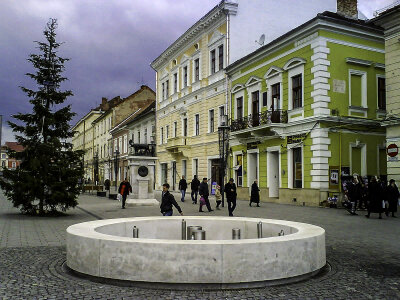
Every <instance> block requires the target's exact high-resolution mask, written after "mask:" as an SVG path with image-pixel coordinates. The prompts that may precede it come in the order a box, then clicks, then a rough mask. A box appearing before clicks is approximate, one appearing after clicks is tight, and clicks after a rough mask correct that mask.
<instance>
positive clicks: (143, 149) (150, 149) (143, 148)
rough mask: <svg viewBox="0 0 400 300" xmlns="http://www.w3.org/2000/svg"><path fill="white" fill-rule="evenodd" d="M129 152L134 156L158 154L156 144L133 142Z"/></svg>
mask: <svg viewBox="0 0 400 300" xmlns="http://www.w3.org/2000/svg"><path fill="white" fill-rule="evenodd" d="M129 154H130V155H133V156H156V145H155V144H131V146H130V151H129Z"/></svg>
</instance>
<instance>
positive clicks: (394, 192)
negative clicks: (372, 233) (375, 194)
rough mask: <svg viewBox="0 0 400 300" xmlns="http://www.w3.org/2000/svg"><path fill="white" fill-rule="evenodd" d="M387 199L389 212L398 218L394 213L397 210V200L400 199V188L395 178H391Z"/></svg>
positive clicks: (387, 189)
mask: <svg viewBox="0 0 400 300" xmlns="http://www.w3.org/2000/svg"><path fill="white" fill-rule="evenodd" d="M386 199H387V200H388V201H389V212H391V213H392V217H393V218H396V216H395V215H394V213H395V212H397V202H398V199H399V189H398V188H397V185H396V184H395V181H394V179H390V181H389V185H388V187H387V188H386Z"/></svg>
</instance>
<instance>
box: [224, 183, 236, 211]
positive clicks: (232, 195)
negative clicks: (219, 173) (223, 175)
mask: <svg viewBox="0 0 400 300" xmlns="http://www.w3.org/2000/svg"><path fill="white" fill-rule="evenodd" d="M224 190H225V193H226V201H227V202H228V211H229V216H230V217H233V211H234V210H235V208H236V196H237V193H236V184H235V183H234V182H233V178H231V179H229V182H228V183H226V184H225V187H224Z"/></svg>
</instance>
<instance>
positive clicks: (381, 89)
mask: <svg viewBox="0 0 400 300" xmlns="http://www.w3.org/2000/svg"><path fill="white" fill-rule="evenodd" d="M378 108H379V109H382V110H386V81H385V78H383V77H378Z"/></svg>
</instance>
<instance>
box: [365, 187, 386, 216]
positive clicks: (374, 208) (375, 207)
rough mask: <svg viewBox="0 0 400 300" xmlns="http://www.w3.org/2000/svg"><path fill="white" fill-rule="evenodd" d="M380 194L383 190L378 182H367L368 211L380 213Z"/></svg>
mask: <svg viewBox="0 0 400 300" xmlns="http://www.w3.org/2000/svg"><path fill="white" fill-rule="evenodd" d="M382 196H383V190H382V187H381V185H380V184H379V183H378V182H376V181H375V182H374V181H372V182H370V183H369V184H368V201H369V204H368V211H370V212H375V213H382V212H383V207H382V200H383V199H382Z"/></svg>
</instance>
